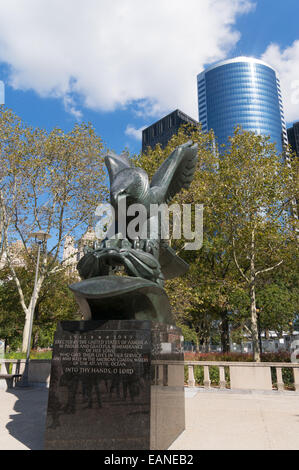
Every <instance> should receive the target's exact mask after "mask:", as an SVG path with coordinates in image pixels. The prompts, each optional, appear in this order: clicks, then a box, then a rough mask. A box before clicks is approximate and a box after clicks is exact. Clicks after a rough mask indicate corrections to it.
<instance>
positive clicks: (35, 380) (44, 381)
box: [0, 359, 51, 390]
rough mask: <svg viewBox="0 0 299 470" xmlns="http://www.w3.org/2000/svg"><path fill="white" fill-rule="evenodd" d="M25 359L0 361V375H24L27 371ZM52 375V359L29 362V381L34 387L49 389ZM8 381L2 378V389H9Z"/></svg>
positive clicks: (0, 383) (0, 380)
mask: <svg viewBox="0 0 299 470" xmlns="http://www.w3.org/2000/svg"><path fill="white" fill-rule="evenodd" d="M25 364H26V361H25V359H0V374H1V375H6V374H22V373H23V372H24V369H25ZM50 373H51V360H50V359H32V360H30V362H29V373H28V381H29V383H30V384H32V385H33V386H37V387H49V383H50ZM8 384H9V382H8V380H7V379H5V378H0V389H2V390H3V389H4V390H6V389H7V388H8Z"/></svg>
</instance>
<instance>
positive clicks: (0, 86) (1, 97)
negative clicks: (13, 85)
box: [0, 80, 4, 104]
mask: <svg viewBox="0 0 299 470" xmlns="http://www.w3.org/2000/svg"><path fill="white" fill-rule="evenodd" d="M0 104H4V83H3V82H2V80H0Z"/></svg>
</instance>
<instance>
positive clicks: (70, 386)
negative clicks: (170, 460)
mask: <svg viewBox="0 0 299 470" xmlns="http://www.w3.org/2000/svg"><path fill="white" fill-rule="evenodd" d="M181 342H182V337H181V331H180V330H179V329H178V328H177V327H175V326H172V325H166V324H162V323H154V322H151V321H147V320H144V321H138V320H108V321H94V320H92V321H81V322H61V323H59V324H58V328H57V331H56V334H55V339H54V347H53V359H52V365H51V381H50V390H49V402H48V413H47V423H46V432H45V448H46V449H49V450H50V449H53V450H54V449H55V450H56V449H57V450H64V449H70V450H72V449H80V450H81V449H86V450H97V449H104V450H127V449H129V450H137V449H138V450H139V449H160V450H161V449H167V448H168V447H169V446H170V445H171V443H172V442H173V441H174V440H175V439H176V438H177V437H178V435H179V434H180V433H181V432H182V431H183V430H184V428H185V409H184V367H183V352H182V344H181ZM172 361H175V363H173V362H172Z"/></svg>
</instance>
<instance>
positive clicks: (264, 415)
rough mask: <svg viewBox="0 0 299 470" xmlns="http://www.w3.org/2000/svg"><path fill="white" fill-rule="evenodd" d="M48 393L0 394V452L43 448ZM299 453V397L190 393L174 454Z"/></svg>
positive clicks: (12, 391)
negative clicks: (223, 451)
mask: <svg viewBox="0 0 299 470" xmlns="http://www.w3.org/2000/svg"><path fill="white" fill-rule="evenodd" d="M47 400H48V390H47V389H43V388H29V389H21V390H20V389H10V390H9V391H4V390H0V450H25V449H32V450H38V449H42V448H43V434H44V429H45V419H46V407H47ZM197 449H199V450H204V449H205V450H209V449H219V450H220V449H233V450H237V449H252V450H253V449H263V450H271V449H272V450H274V449H284V450H288V449H297V450H298V449H299V394H298V393H295V392H264V393H263V392H233V391H230V390H228V391H218V390H215V391H214V390H211V391H205V390H203V389H198V388H195V389H190V388H189V389H186V430H185V431H184V432H183V433H182V434H181V435H180V436H179V437H178V439H177V440H176V441H175V442H174V443H173V444H172V446H171V447H170V450H197Z"/></svg>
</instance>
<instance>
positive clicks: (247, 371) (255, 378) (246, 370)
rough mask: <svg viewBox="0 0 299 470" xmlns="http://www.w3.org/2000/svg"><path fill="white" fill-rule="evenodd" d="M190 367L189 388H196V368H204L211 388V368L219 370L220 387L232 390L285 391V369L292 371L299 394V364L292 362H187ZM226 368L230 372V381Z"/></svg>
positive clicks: (207, 384)
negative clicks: (275, 389)
mask: <svg viewBox="0 0 299 470" xmlns="http://www.w3.org/2000/svg"><path fill="white" fill-rule="evenodd" d="M185 366H188V386H189V387H194V386H195V385H196V381H195V368H196V367H199V366H201V367H203V368H204V381H203V386H204V388H210V387H211V380H210V367H218V368H219V386H220V388H221V389H225V388H230V389H231V390H273V389H274V388H277V390H280V391H282V390H285V383H284V380H283V373H282V370H283V369H290V370H291V373H292V377H293V388H294V390H295V391H296V392H299V364H296V363H290V362H217V361H185ZM225 368H228V371H229V374H228V375H229V380H227V374H226V373H225ZM271 369H275V372H276V383H275V384H274V383H273V381H272V373H271ZM274 385H275V387H274Z"/></svg>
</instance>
